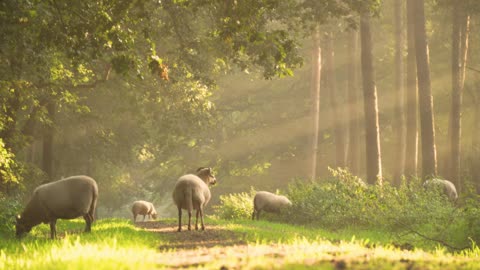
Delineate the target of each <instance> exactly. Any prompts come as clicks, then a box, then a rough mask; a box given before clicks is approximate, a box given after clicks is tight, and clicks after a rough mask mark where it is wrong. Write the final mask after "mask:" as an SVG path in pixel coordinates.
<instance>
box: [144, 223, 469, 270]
mask: <svg viewBox="0 0 480 270" xmlns="http://www.w3.org/2000/svg"><path fill="white" fill-rule="evenodd" d="M252 224H254V223H252V222H248V224H247V226H253V227H254V228H253V229H254V230H256V229H258V230H259V231H262V230H266V231H269V228H268V225H266V226H265V223H260V224H261V225H259V226H260V227H255V226H256V225H252ZM272 225H273V224H272ZM136 226H137V227H140V228H143V229H145V230H146V231H150V232H155V233H158V234H160V235H161V238H162V241H161V243H162V244H161V245H160V246H158V251H159V252H160V253H159V256H158V261H157V262H156V263H157V265H159V266H161V267H165V268H169V269H180V268H205V269H339V270H341V269H459V268H461V269H474V268H475V267H473V265H477V266H478V264H477V263H478V261H477V260H478V259H476V260H474V261H477V263H474V264H473V265H472V262H473V261H471V260H470V259H465V258H461V259H460V258H458V257H456V258H452V257H451V256H449V255H445V254H437V255H440V256H436V255H432V253H428V252H423V251H418V250H415V251H413V250H406V249H403V250H402V249H401V248H400V249H399V248H396V247H382V246H377V245H376V244H375V243H368V241H367V242H363V243H361V242H358V241H340V240H334V241H329V240H325V241H323V240H316V241H311V240H309V239H307V238H310V237H308V236H307V238H303V240H302V235H301V232H300V233H299V234H298V235H297V236H296V238H297V240H295V241H293V242H292V241H285V240H282V239H279V241H260V242H258V240H257V242H254V241H253V242H252V241H251V239H252V238H250V237H249V236H248V235H251V233H252V232H251V231H245V232H243V233H242V232H241V231H238V230H235V229H232V228H231V227H229V226H228V225H226V224H213V225H208V226H207V228H206V230H205V231H195V230H192V231H188V230H186V226H185V225H184V227H183V229H184V231H182V232H177V225H176V224H174V223H172V222H171V221H170V222H165V221H162V222H155V221H154V222H137V223H136ZM245 226H246V225H245V224H242V225H241V227H242V228H245ZM193 228H194V226H192V229H193ZM280 228H281V227H280ZM271 231H273V232H272V233H273V234H276V235H282V232H281V229H280V231H279V227H277V226H272V228H271ZM261 233H262V232H260V234H261ZM288 233H289V232H287V231H285V234H288ZM282 241H283V242H282ZM452 259H453V261H452Z"/></svg>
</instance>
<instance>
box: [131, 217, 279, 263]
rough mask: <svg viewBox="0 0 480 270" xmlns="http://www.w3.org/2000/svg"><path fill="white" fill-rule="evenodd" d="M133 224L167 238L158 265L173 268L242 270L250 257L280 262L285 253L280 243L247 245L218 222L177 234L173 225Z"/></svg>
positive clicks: (161, 249) (175, 226) (239, 236)
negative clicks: (202, 228) (201, 229)
mask: <svg viewBox="0 0 480 270" xmlns="http://www.w3.org/2000/svg"><path fill="white" fill-rule="evenodd" d="M136 226H138V227H140V228H144V229H145V230H147V231H152V232H157V233H161V234H162V236H163V237H165V238H166V240H167V241H165V242H167V243H168V244H164V245H161V246H159V250H160V251H161V254H160V257H159V265H160V266H164V267H167V268H172V269H178V268H188V267H195V268H197V267H204V266H205V265H207V264H208V268H212V267H213V268H216V269H244V268H245V266H246V265H248V264H249V263H250V262H251V261H252V260H262V259H265V258H270V259H274V260H278V261H279V263H281V260H282V258H283V257H285V253H286V252H287V250H286V249H287V248H286V247H285V246H281V245H249V244H247V242H246V241H245V240H243V239H242V238H243V237H242V236H241V235H239V234H237V233H235V232H232V231H229V230H227V229H225V228H224V227H222V226H217V225H215V226H214V225H209V226H208V227H207V229H206V230H205V231H195V230H192V231H188V230H185V231H182V232H180V233H179V232H177V225H176V224H165V223H161V222H138V223H136ZM184 227H185V226H184ZM184 229H186V227H185V228H184ZM212 262H215V264H214V265H212V264H211V263H212ZM214 266H215V267H214Z"/></svg>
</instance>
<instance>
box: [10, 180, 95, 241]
mask: <svg viewBox="0 0 480 270" xmlns="http://www.w3.org/2000/svg"><path fill="white" fill-rule="evenodd" d="M97 198H98V186H97V183H96V182H95V180H93V179H92V178H90V177H88V176H83V175H80V176H71V177H68V178H65V179H62V180H58V181H55V182H51V183H47V184H44V185H41V186H39V187H37V188H36V189H35V190H34V191H33V195H32V198H31V199H30V201H29V202H28V204H27V206H26V207H25V210H24V211H23V213H22V214H21V215H18V216H17V222H16V225H15V229H16V235H17V237H20V236H21V235H23V234H25V233H28V232H30V230H31V229H32V228H33V227H34V226H37V225H38V224H40V223H49V224H50V236H51V238H52V239H54V238H55V237H56V235H57V229H56V223H57V219H74V218H77V217H80V216H83V218H84V219H85V222H86V226H85V232H90V231H91V226H92V222H93V221H94V213H95V208H96V205H97Z"/></svg>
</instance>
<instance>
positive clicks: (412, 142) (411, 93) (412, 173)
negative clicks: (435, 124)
mask: <svg viewBox="0 0 480 270" xmlns="http://www.w3.org/2000/svg"><path fill="white" fill-rule="evenodd" d="M414 1H415V0H407V40H408V42H407V52H408V54H407V91H405V92H406V93H405V95H406V105H405V107H406V118H407V119H406V122H407V123H406V124H407V131H406V132H407V134H406V136H407V138H406V156H407V158H406V160H405V175H406V176H407V177H416V176H417V167H418V126H417V125H418V124H417V117H418V116H417V100H418V97H417V95H418V91H417V63H416V58H415V39H414V37H415V36H414V31H415V24H414V17H413V16H414V6H413V4H414V3H413V2H414Z"/></svg>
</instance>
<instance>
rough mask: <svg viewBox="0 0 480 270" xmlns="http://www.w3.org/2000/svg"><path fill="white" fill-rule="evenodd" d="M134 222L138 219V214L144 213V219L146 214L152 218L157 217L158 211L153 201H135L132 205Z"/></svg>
mask: <svg viewBox="0 0 480 270" xmlns="http://www.w3.org/2000/svg"><path fill="white" fill-rule="evenodd" d="M132 214H133V222H134V223H135V221H136V220H137V216H138V215H143V221H145V216H149V218H150V219H156V218H157V211H156V210H155V207H154V206H153V204H152V203H151V202H146V201H135V202H134V203H133V205H132Z"/></svg>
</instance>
